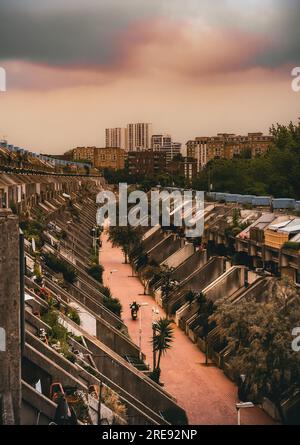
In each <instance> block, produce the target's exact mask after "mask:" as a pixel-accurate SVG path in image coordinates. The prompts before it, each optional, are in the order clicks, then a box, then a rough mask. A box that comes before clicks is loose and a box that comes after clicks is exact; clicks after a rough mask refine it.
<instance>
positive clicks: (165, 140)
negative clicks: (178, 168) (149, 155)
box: [151, 134, 181, 164]
mask: <svg viewBox="0 0 300 445" xmlns="http://www.w3.org/2000/svg"><path fill="white" fill-rule="evenodd" d="M151 148H152V150H153V151H164V152H165V153H166V160H167V164H169V162H171V160H172V159H173V158H174V156H176V155H178V154H180V153H181V144H180V143H179V142H172V137H171V136H170V135H168V134H167V135H166V134H154V135H152V137H151Z"/></svg>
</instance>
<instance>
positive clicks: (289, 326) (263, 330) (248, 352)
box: [211, 282, 300, 422]
mask: <svg viewBox="0 0 300 445" xmlns="http://www.w3.org/2000/svg"><path fill="white" fill-rule="evenodd" d="M286 286H287V285H286V283H282V282H277V283H276V285H275V288H276V287H277V291H278V290H279V288H281V287H282V291H281V292H276V294H275V295H273V296H272V295H270V294H269V298H268V300H267V301H266V302H265V303H258V302H257V301H256V300H254V299H251V298H248V299H246V300H244V301H242V302H240V303H239V304H234V305H230V304H228V303H226V302H225V303H223V304H220V305H218V309H217V310H216V312H215V314H214V315H213V316H212V317H211V320H212V319H213V320H214V321H215V322H216V323H217V325H218V327H219V331H220V335H222V336H224V337H225V338H226V339H227V342H228V345H229V347H230V348H231V350H232V352H233V355H232V359H231V365H232V367H233V370H234V372H235V375H236V376H237V378H238V376H240V375H241V374H245V375H246V380H245V387H246V388H247V391H246V394H245V396H246V398H247V400H250V401H253V402H256V403H259V402H261V401H262V400H263V398H264V397H268V398H269V399H270V400H271V401H272V402H273V403H274V405H275V406H276V407H277V410H278V413H279V414H280V416H281V420H282V421H283V422H284V418H283V413H282V408H281V400H282V396H283V394H284V393H285V392H286V391H288V392H289V393H292V392H293V390H295V389H300V358H299V354H297V353H295V352H294V351H293V350H292V347H291V343H292V340H293V338H292V330H293V328H294V327H295V326H297V324H298V323H299V317H300V310H299V307H300V297H299V292H298V291H297V289H295V288H294V290H293V292H292V290H291V288H290V287H288V292H287V289H286ZM283 302H284V304H283Z"/></svg>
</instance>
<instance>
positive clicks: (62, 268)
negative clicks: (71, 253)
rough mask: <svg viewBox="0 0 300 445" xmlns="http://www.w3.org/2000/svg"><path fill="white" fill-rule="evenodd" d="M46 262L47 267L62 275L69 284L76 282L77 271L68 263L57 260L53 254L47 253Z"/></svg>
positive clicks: (45, 255)
mask: <svg viewBox="0 0 300 445" xmlns="http://www.w3.org/2000/svg"><path fill="white" fill-rule="evenodd" d="M44 261H45V263H46V265H47V266H48V267H49V268H50V269H52V270H53V271H54V272H57V273H62V274H63V277H64V279H65V281H67V282H68V283H70V284H73V283H74V282H75V281H76V278H77V272H76V269H75V268H74V267H73V266H71V265H70V264H68V263H67V262H66V261H64V260H61V259H60V258H57V257H56V256H55V255H53V254H52V253H45V254H44Z"/></svg>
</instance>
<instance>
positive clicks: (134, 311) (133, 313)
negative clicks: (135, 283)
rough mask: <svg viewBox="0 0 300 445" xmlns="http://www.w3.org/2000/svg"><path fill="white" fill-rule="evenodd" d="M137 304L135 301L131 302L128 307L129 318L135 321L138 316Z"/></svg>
mask: <svg viewBox="0 0 300 445" xmlns="http://www.w3.org/2000/svg"><path fill="white" fill-rule="evenodd" d="M139 308H140V306H139V304H138V303H137V302H136V301H133V302H132V303H131V305H130V309H131V317H132V319H133V320H136V319H137V315H138V311H139Z"/></svg>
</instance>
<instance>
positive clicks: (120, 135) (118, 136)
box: [105, 128, 127, 151]
mask: <svg viewBox="0 0 300 445" xmlns="http://www.w3.org/2000/svg"><path fill="white" fill-rule="evenodd" d="M105 146H106V148H121V149H122V150H126V151H127V128H106V130H105Z"/></svg>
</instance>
